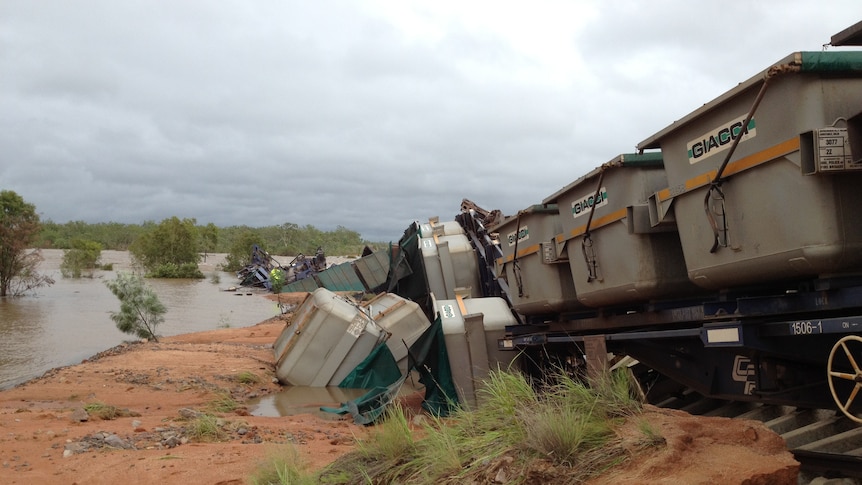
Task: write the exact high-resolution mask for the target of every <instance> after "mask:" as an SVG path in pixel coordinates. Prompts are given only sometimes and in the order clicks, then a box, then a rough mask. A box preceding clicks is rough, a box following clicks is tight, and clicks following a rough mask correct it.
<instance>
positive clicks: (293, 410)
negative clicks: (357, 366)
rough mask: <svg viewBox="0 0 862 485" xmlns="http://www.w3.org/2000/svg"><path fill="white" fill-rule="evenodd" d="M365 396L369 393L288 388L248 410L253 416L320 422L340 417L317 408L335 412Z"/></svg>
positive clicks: (328, 388)
mask: <svg viewBox="0 0 862 485" xmlns="http://www.w3.org/2000/svg"><path fill="white" fill-rule="evenodd" d="M366 392H368V389H344V388H341V387H305V386H287V387H285V388H284V390H282V391H280V392H276V393H274V394H270V395H268V396H263V397H261V398H258V399H253V400H251V401H249V403H248V406H249V409H250V414H251V415H252V416H270V417H276V416H293V415H296V414H313V415H315V416H318V417H322V418H328V419H340V418H341V416H339V415H337V414H334V413H327V412H324V411H321V410H320V407H321V406H325V407H331V408H337V407H340V406H341V404H342V403H345V402H347V401H350V400H353V399H356V398H358V397H360V396H362V395H363V394H365V393H366Z"/></svg>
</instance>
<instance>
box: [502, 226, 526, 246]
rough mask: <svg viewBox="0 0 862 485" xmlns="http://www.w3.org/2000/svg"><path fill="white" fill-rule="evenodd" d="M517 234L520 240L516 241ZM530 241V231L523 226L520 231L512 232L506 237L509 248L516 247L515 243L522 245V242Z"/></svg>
mask: <svg viewBox="0 0 862 485" xmlns="http://www.w3.org/2000/svg"><path fill="white" fill-rule="evenodd" d="M515 232H517V233H518V239H517V240H516V239H515ZM527 239H530V230H529V229H527V226H521V228H520V229H518V231H512V232H510V233H509V234H507V235H506V241H507V242H508V243H509V246H510V247H511V246H514V245H515V242H518V243H520V242H521V241H526V240H527Z"/></svg>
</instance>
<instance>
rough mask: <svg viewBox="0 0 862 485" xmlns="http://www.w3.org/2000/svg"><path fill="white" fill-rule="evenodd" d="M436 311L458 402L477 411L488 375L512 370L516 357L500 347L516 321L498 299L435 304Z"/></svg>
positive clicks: (454, 300) (458, 300)
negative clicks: (483, 384)
mask: <svg viewBox="0 0 862 485" xmlns="http://www.w3.org/2000/svg"><path fill="white" fill-rule="evenodd" d="M434 308H435V311H436V312H437V313H438V314H439V315H440V321H441V323H442V327H443V338H444V340H445V342H446V352H447V354H448V355H449V367H450V368H451V370H452V380H453V382H454V384H455V390H456V391H457V393H458V399H459V401H460V402H461V403H462V404H463V405H464V406H466V407H468V408H475V407H476V404H477V399H476V390H477V388H478V386H479V385H480V384H481V382H482V381H483V380H485V379H486V378H487V377H488V372H490V371H493V370H498V369H500V370H507V369H509V367H510V366H511V365H512V361H513V359H514V358H515V357H516V356H517V353H516V352H511V351H501V350H499V347H498V345H497V342H498V341H499V340H500V339H502V338H503V337H504V336H505V334H506V327H507V326H509V325H515V324H516V323H517V320H516V319H515V316H514V315H512V311H511V310H510V309H509V306H508V304H507V303H506V301H505V300H503V299H502V298H497V297H490V298H461V297H457V298H455V299H452V300H435V301H434Z"/></svg>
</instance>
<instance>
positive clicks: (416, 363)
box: [320, 317, 458, 424]
mask: <svg viewBox="0 0 862 485" xmlns="http://www.w3.org/2000/svg"><path fill="white" fill-rule="evenodd" d="M411 370H416V371H417V372H418V373H419V376H420V378H419V382H420V383H422V384H424V385H425V400H424V401H423V403H422V407H423V408H425V409H426V410H427V411H428V412H430V413H431V414H434V415H437V416H448V415H449V414H450V413H451V412H452V411H453V410H454V409H455V408H456V407H457V406H458V395H457V393H456V391H455V384H454V382H453V381H452V371H451V369H450V367H449V356H448V353H447V352H446V343H445V341H444V340H443V324H442V323H441V320H440V317H437V319H436V320H434V323H433V324H432V325H431V326H430V327H428V329H427V330H425V332H424V333H423V334H422V335H421V336H420V337H419V339H418V340H417V341H416V342H415V343H414V344H413V345H411V346H410V349H409V352H408V370H407V373H406V374H405V375H401V372H400V371H399V369H398V365H397V364H396V363H395V358H394V357H393V356H392V353H391V352H390V351H389V347H387V346H386V344H379V345H378V346H377V347H376V348H375V349H374V350H373V351H372V352H371V353H370V354H369V355H368V357H366V359H365V360H364V361H362V362H361V363H360V364H359V365H358V366H357V367H356V368H355V369H354V370H353V371H352V372H351V373H350V374H349V375H348V376H347V377H345V378H344V380H343V381H342V382H341V383H340V384H339V387H348V388H359V389H363V388H365V389H369V391H368V392H367V393H365V394H363V395H362V396H360V397H359V398H357V399H354V400H353V401H348V402H346V403H344V404H342V405H341V407H339V408H328V407H322V408H320V409H321V410H322V411H326V412H330V413H336V414H348V413H349V414H350V415H351V416H353V421H354V422H355V423H357V424H372V423H374V422H375V421H376V420H377V419H378V418H379V417H380V416H381V415H382V414H383V412H384V411H385V410H386V406H387V405H389V403H391V402H392V401H393V400H394V399H395V398H396V397H397V396H398V392H399V391H400V390H401V386H402V385H403V384H404V381H405V380H406V379H407V375H409V374H410V371H411Z"/></svg>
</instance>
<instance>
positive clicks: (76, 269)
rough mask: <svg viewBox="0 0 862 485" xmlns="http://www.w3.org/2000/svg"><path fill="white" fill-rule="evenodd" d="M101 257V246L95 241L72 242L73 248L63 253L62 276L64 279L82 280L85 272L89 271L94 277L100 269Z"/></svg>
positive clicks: (81, 240)
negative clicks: (97, 269) (94, 272)
mask: <svg viewBox="0 0 862 485" xmlns="http://www.w3.org/2000/svg"><path fill="white" fill-rule="evenodd" d="M101 255H102V245H101V244H99V243H97V242H95V241H85V240H83V239H75V240H73V241H72V248H71V249H66V250H65V251H63V262H61V263H60V274H62V275H63V277H64V278H80V277H81V275H82V274H83V273H84V271H89V275H90V276H92V274H93V270H95V269H96V268H98V267H99V258H100V257H101Z"/></svg>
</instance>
